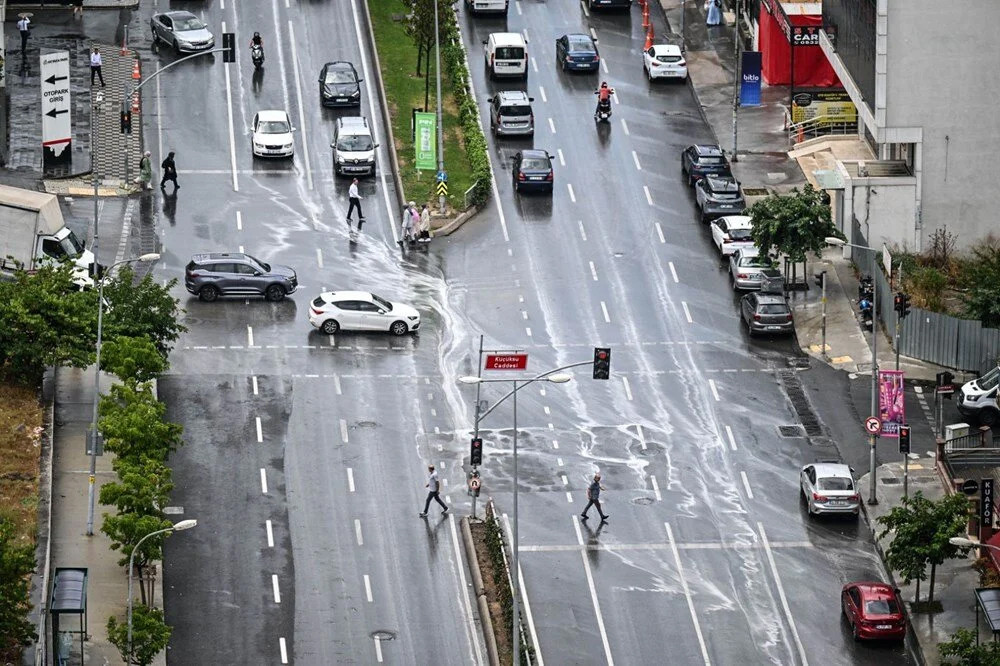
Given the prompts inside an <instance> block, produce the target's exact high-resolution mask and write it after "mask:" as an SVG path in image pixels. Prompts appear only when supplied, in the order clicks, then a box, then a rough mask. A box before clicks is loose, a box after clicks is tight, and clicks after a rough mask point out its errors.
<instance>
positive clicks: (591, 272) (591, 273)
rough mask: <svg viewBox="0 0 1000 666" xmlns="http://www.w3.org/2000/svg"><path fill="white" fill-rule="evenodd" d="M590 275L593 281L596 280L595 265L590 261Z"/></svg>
mask: <svg viewBox="0 0 1000 666" xmlns="http://www.w3.org/2000/svg"><path fill="white" fill-rule="evenodd" d="M590 277H591V278H593V280H594V282H597V267H596V266H594V262H592V261H591V262H590Z"/></svg>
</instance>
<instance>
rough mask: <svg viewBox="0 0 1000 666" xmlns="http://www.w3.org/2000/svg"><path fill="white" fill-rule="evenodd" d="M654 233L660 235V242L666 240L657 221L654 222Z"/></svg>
mask: <svg viewBox="0 0 1000 666" xmlns="http://www.w3.org/2000/svg"><path fill="white" fill-rule="evenodd" d="M656 235H657V236H659V237H660V242H661V243H666V242H667V239H666V238H664V237H663V227H661V226H660V223H659V222H657V223H656Z"/></svg>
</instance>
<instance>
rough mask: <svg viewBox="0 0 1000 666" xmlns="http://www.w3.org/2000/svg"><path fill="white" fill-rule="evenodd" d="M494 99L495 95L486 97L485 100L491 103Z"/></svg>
mask: <svg viewBox="0 0 1000 666" xmlns="http://www.w3.org/2000/svg"><path fill="white" fill-rule="evenodd" d="M495 99H496V98H495V97H487V98H486V101H487V102H489V103H490V104H492V103H493V101H494V100H495Z"/></svg>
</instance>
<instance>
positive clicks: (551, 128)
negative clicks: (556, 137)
mask: <svg viewBox="0 0 1000 666" xmlns="http://www.w3.org/2000/svg"><path fill="white" fill-rule="evenodd" d="M549 129H550V130H552V133H553V134H555V133H556V123H555V121H554V120H552V119H551V118H549Z"/></svg>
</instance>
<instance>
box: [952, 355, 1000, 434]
mask: <svg viewBox="0 0 1000 666" xmlns="http://www.w3.org/2000/svg"><path fill="white" fill-rule="evenodd" d="M998 383H1000V366H997V367H995V368H993V369H992V370H990V371H989V372H987V373H986V374H985V375H983V376H982V377H980V378H979V379H973V380H972V381H971V382H966V383H965V384H963V385H962V388H961V389H959V391H958V411H959V412H961V413H962V416H969V417H972V418H974V419H975V420H976V421H978V422H979V423H981V424H982V425H985V426H990V427H992V426H994V425H996V424H997V423H998V422H1000V406H998V404H997V384H998Z"/></svg>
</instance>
